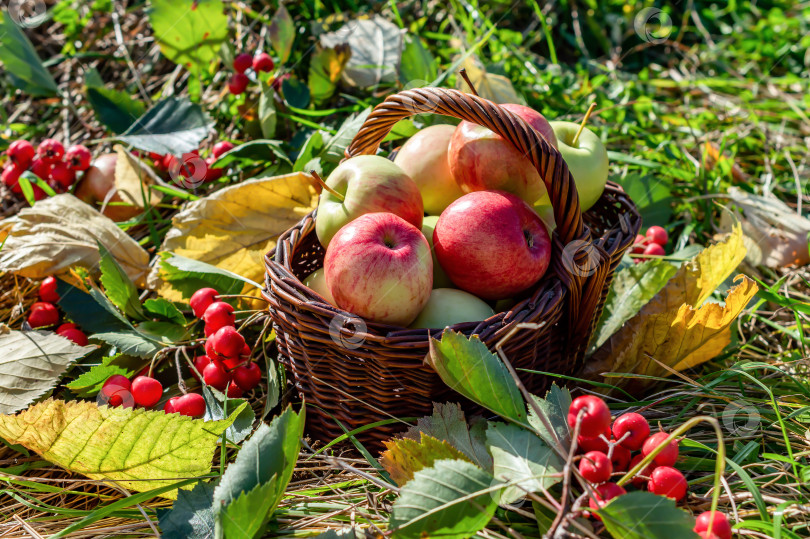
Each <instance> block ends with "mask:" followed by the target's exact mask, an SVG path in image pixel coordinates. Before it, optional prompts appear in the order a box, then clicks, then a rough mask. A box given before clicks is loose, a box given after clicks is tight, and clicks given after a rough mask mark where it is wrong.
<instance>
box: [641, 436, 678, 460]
mask: <svg viewBox="0 0 810 539" xmlns="http://www.w3.org/2000/svg"><path fill="white" fill-rule="evenodd" d="M668 436H669V434H667V433H666V432H656V433H655V434H653V435H652V436H650V437H649V438H647V441H646V442H644V445H643V446H642V447H641V454H642V455H644V456H645V457H646V456H647V455H649V454H650V453H652V452H653V450H655V448H656V447H658V446H659V445H661V444H662V443H664V440H666V439H667V437H668ZM677 460H678V442H677V441H675V440H672V441H671V442H669V444H668V445H667V447H665V448H664V449H663V450H662V451H661V452H660V453H658V454H657V455H656V456H655V458H654V459H653V461H654V462H655V463H656V464H657V465H659V466H674V465H675V461H677Z"/></svg>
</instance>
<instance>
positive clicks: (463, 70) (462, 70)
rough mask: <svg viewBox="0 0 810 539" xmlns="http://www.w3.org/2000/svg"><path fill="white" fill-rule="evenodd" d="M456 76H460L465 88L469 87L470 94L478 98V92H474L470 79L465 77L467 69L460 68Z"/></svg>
mask: <svg viewBox="0 0 810 539" xmlns="http://www.w3.org/2000/svg"><path fill="white" fill-rule="evenodd" d="M458 74H459V75H461V78H462V79H464V82H466V83H467V86H469V87H470V92H472V94H473V95H474V96H476V97H478V92H477V91H476V90H475V85H473V83H472V81H471V80H470V77H469V76H468V75H467V69H466V68H463V67H462V68H461V69H459V71H458Z"/></svg>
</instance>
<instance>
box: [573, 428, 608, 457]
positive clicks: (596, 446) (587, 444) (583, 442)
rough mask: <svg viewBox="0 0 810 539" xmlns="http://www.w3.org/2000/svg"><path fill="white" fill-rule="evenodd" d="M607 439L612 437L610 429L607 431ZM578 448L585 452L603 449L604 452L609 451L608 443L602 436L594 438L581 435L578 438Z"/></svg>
mask: <svg viewBox="0 0 810 539" xmlns="http://www.w3.org/2000/svg"><path fill="white" fill-rule="evenodd" d="M607 439H608V440H609V439H610V431H608V432H607ZM577 448H578V449H579V450H580V451H582V452H585V453H587V452H588V451H601V452H602V453H607V451H608V443H607V442H606V441H605V440H603V439H602V438H601V437H600V436H594V437H593V438H586V437H584V436H579V437H578V438H577Z"/></svg>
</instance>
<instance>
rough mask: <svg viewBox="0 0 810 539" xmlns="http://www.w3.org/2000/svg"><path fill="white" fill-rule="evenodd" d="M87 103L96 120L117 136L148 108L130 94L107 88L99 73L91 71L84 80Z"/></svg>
mask: <svg viewBox="0 0 810 539" xmlns="http://www.w3.org/2000/svg"><path fill="white" fill-rule="evenodd" d="M84 85H85V94H86V95H87V101H88V102H89V103H90V106H91V107H92V108H93V112H94V113H95V114H96V118H97V119H98V120H99V121H100V122H101V123H103V124H104V125H105V126H107V128H108V129H110V131H112V132H113V133H115V134H119V133H123V132H124V131H126V130H127V128H128V127H129V126H130V125H132V124H133V123H134V122H135V120H137V119H138V118H140V117H141V116H142V115H143V113H144V112H146V106H145V105H144V104H143V103H142V102H140V101H138V100H135V99H132V98H131V97H130V96H129V94H127V93H125V92H119V91H118V90H114V89H112V88H107V87H106V86H105V85H104V81H102V80H101V76H100V75H99V74H98V71H96V70H95V69H91V70H89V71H88V72H87V75H85V78H84Z"/></svg>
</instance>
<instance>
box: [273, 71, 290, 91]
mask: <svg viewBox="0 0 810 539" xmlns="http://www.w3.org/2000/svg"><path fill="white" fill-rule="evenodd" d="M291 76H292V75H290V74H289V73H282V74H281V75H279V76H278V77H276V78H274V79H273V82H271V83H270V86H272V87H273V89H274V90H275V91H277V92H280V91H281V85H282V84H283V83H284V81H285V80H288V79H289V78H290V77H291Z"/></svg>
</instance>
